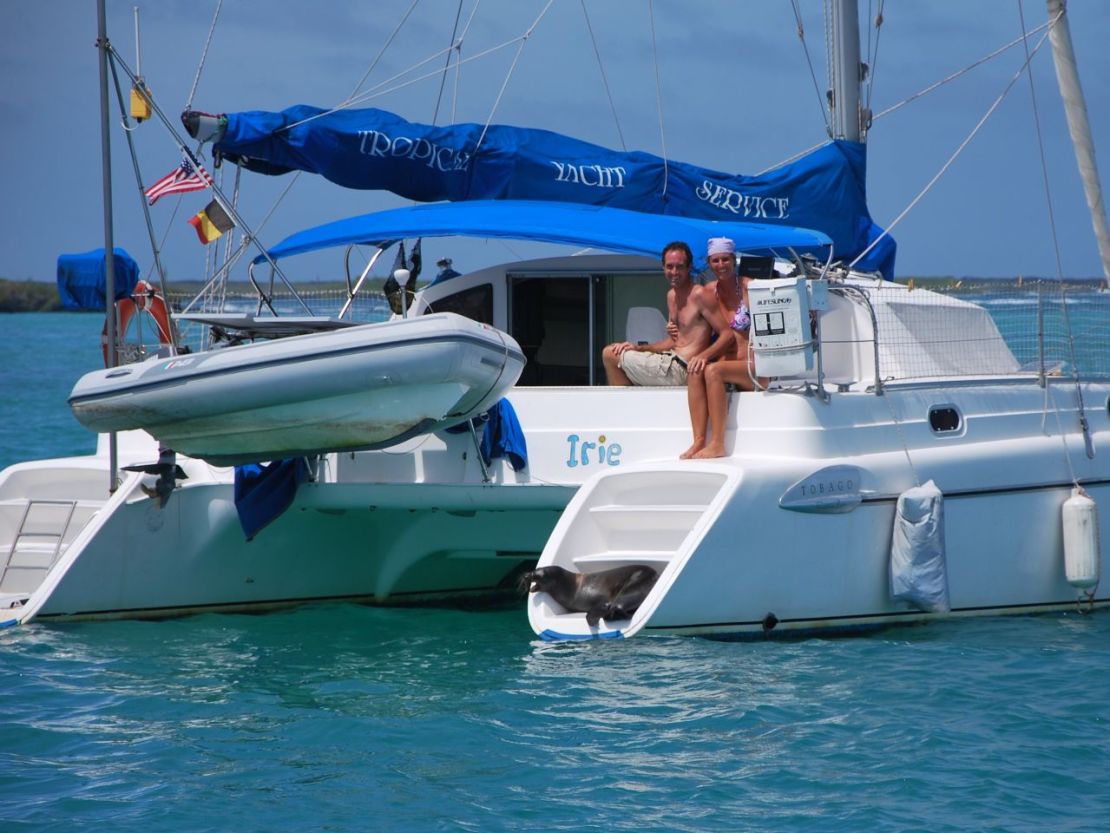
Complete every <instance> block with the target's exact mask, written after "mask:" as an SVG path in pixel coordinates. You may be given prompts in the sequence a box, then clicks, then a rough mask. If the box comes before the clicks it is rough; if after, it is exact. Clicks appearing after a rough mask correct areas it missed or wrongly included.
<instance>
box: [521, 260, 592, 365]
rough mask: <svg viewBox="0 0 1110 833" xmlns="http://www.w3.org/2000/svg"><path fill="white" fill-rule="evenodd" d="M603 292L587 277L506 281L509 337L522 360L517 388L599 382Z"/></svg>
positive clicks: (590, 276) (522, 278) (528, 278)
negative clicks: (518, 347) (519, 349)
mask: <svg viewBox="0 0 1110 833" xmlns="http://www.w3.org/2000/svg"><path fill="white" fill-rule="evenodd" d="M603 290H604V279H603V278H600V277H598V276H592V275H580V276H567V277H563V276H547V275H537V276H535V277H531V276H528V277H524V276H520V277H517V276H510V279H509V296H510V299H511V300H510V315H509V333H510V335H512V337H513V338H515V339H516V341H517V343H518V344H519V345H520V348H521V350H523V351H524V356H525V358H526V359H527V364H526V365H525V366H524V372H523V373H521V376H520V381H519V382H518V383H517V384H519V385H525V386H526V385H591V384H595V383H596V380H597V378H598V376H599V375H600V376H601V378H604V371H603V370H602V369H601V348H602V347H604V346H605V345H604V343H603V342H602V338H603V337H604V330H603V329H602V328H601V326H600V323H601V322H603V321H604V320H605V298H604V292H603ZM591 314H592V316H593V318H592V320H591ZM591 350H592V352H591Z"/></svg>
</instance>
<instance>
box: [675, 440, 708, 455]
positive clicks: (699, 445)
mask: <svg viewBox="0 0 1110 833" xmlns="http://www.w3.org/2000/svg"><path fill="white" fill-rule="evenodd" d="M703 448H705V438H704V437H695V438H694V444H693V445H692V446H690V447H689V448H688V449H686V450H685V451H683V452H682V453H681V454H679V455H678V459H679V460H689V459H690V458H691V457H696V456H697V454H698V452H699V451H701V450H702V449H703Z"/></svg>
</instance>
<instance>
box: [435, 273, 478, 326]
mask: <svg viewBox="0 0 1110 833" xmlns="http://www.w3.org/2000/svg"><path fill="white" fill-rule="evenodd" d="M433 312H454V313H457V314H459V315H461V316H463V317H464V318H469V319H471V320H472V321H477V322H478V323H479V324H489V325H490V326H493V285H492V284H488V283H484V284H481V285H480V286H474V287H471V288H470V289H464V290H463V291H462V292H456V293H455V294H454V295H448V296H447V297H446V298H440V299H439V300H438V301H436V302H435V304H433V305H429V307H428V309H427V310H426V311H425V312H424V314H425V315H429V314H431V313H433Z"/></svg>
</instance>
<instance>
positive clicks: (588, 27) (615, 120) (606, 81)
mask: <svg viewBox="0 0 1110 833" xmlns="http://www.w3.org/2000/svg"><path fill="white" fill-rule="evenodd" d="M581 2H582V16H583V17H585V18H586V30H587V31H588V32H589V33H590V43H592V44H593V46H594V55H595V56H597V68H598V69H599V70H600V71H601V83H602V85H603V86H604V87H605V95H607V96H608V97H609V110H610V111H611V112H612V113H613V123H614V124H615V125H616V126H617V136H618V137H619V138H620V141H621V150H624V151H627V150H628V145H626V144H625V142H624V133H623V132H622V131H621V122H620V119H618V118H617V105H616V103H615V102H614V101H613V93H612V91H611V90H610V89H609V78H608V77H607V76H606V75H605V64H603V63H602V62H601V50H600V49H599V48H598V45H597V38H596V37H594V27H593V26H592V25H591V24H590V13H589V12H588V11H587V10H586V0H581Z"/></svg>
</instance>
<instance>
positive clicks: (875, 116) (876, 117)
mask: <svg viewBox="0 0 1110 833" xmlns="http://www.w3.org/2000/svg"><path fill="white" fill-rule="evenodd" d="M1051 25H1052V21H1049V22H1047V23H1042V24H1041V25H1039V26H1037V27H1036V28H1034V29H1031V30H1030V31H1029V33H1028V34H1029V35H1035V34H1037V33H1038V32H1040V31H1041V30H1042V29H1045V28H1047V27H1049V26H1051ZM1021 40H1022V39H1021V38H1015V39H1014V40H1012V41H1010V42H1009V43H1007V44H1005V45H1004V46H1000V47H999V48H998V49H996V50H994V51H993V52H991V53H989V54H987V55H984V56H983V57H982V58H980V59H979V60H977V61H975V62H973V63H971V64H968V65H967V66H966V67H964V68H963V69H960V70H957V71H956V72H953V73H952V74H951V75H948V76H946V77H944V78H942V79H940V80H939V81H937V82H935V83H933V84H930V85H929V86H928V87H925V88H924V89H923V90H921V91H919V92H916V93H914V94H913V95H911V96H909V97H908V98H904V99H903V100H902V101H899V102H898V103H897V104H892V105H891V106H890V107H887V108H886V109H885V110H883V111H882V112H879V113H875V114H873V115H872V116H871V122H872V123H874V122H876V121H878V120H879V119H881V118H882V117H883V116H889V115H890V114H891V113H893V112H894V111H896V110H899V109H901V108H902V107H905V106H906V105H907V104H909V103H910V102H912V101H916V100H917V99H919V98H922V97H924V96H926V95H928V94H929V93H932V92H936V91H937V90H938V89H940V88H941V87H943V86H944V85H945V84H948V83H950V82H951V81H955V80H956V79H957V78H959V77H961V76H963V75H966V74H967V73H968V72H970V71H971V70H973V69H975V68H976V67H979V66H981V65H982V64H985V63H986V62H987V61H990V60H992V59H994V58H997V57H998V56H999V55H1001V54H1002V53H1003V52H1006V51H1007V50H1009V49H1012V48H1014V47H1015V46H1017V45H1018V44H1019V43H1021ZM830 48H831V47H830ZM873 77H874V73H872V78H873ZM823 144H825V142H824V141H821V142H818V143H816V144H814V145H811V146H810V147H808V148H805V149H804V150H800V151H798V152H797V153H795V154H793V155H791V156H788V157H787V158H785V159H783V160H782V161H780V162H776V163H775V164H773V165H770V166H769V167H767V168H764V169H763V170H762V171H759V172H758V173H757V174H756V176H762V175H763V174H765V173H767V172H768V171H773V170H774V169H775V168H778V167H781V166H782V165H788V164H790V163H791V162H794V161H795V160H797V159H801V158H802V157H803V156H805V155H806V154H808V153H811V152H813V151H815V150H817V148H819V147H821V146H822V145H823Z"/></svg>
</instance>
